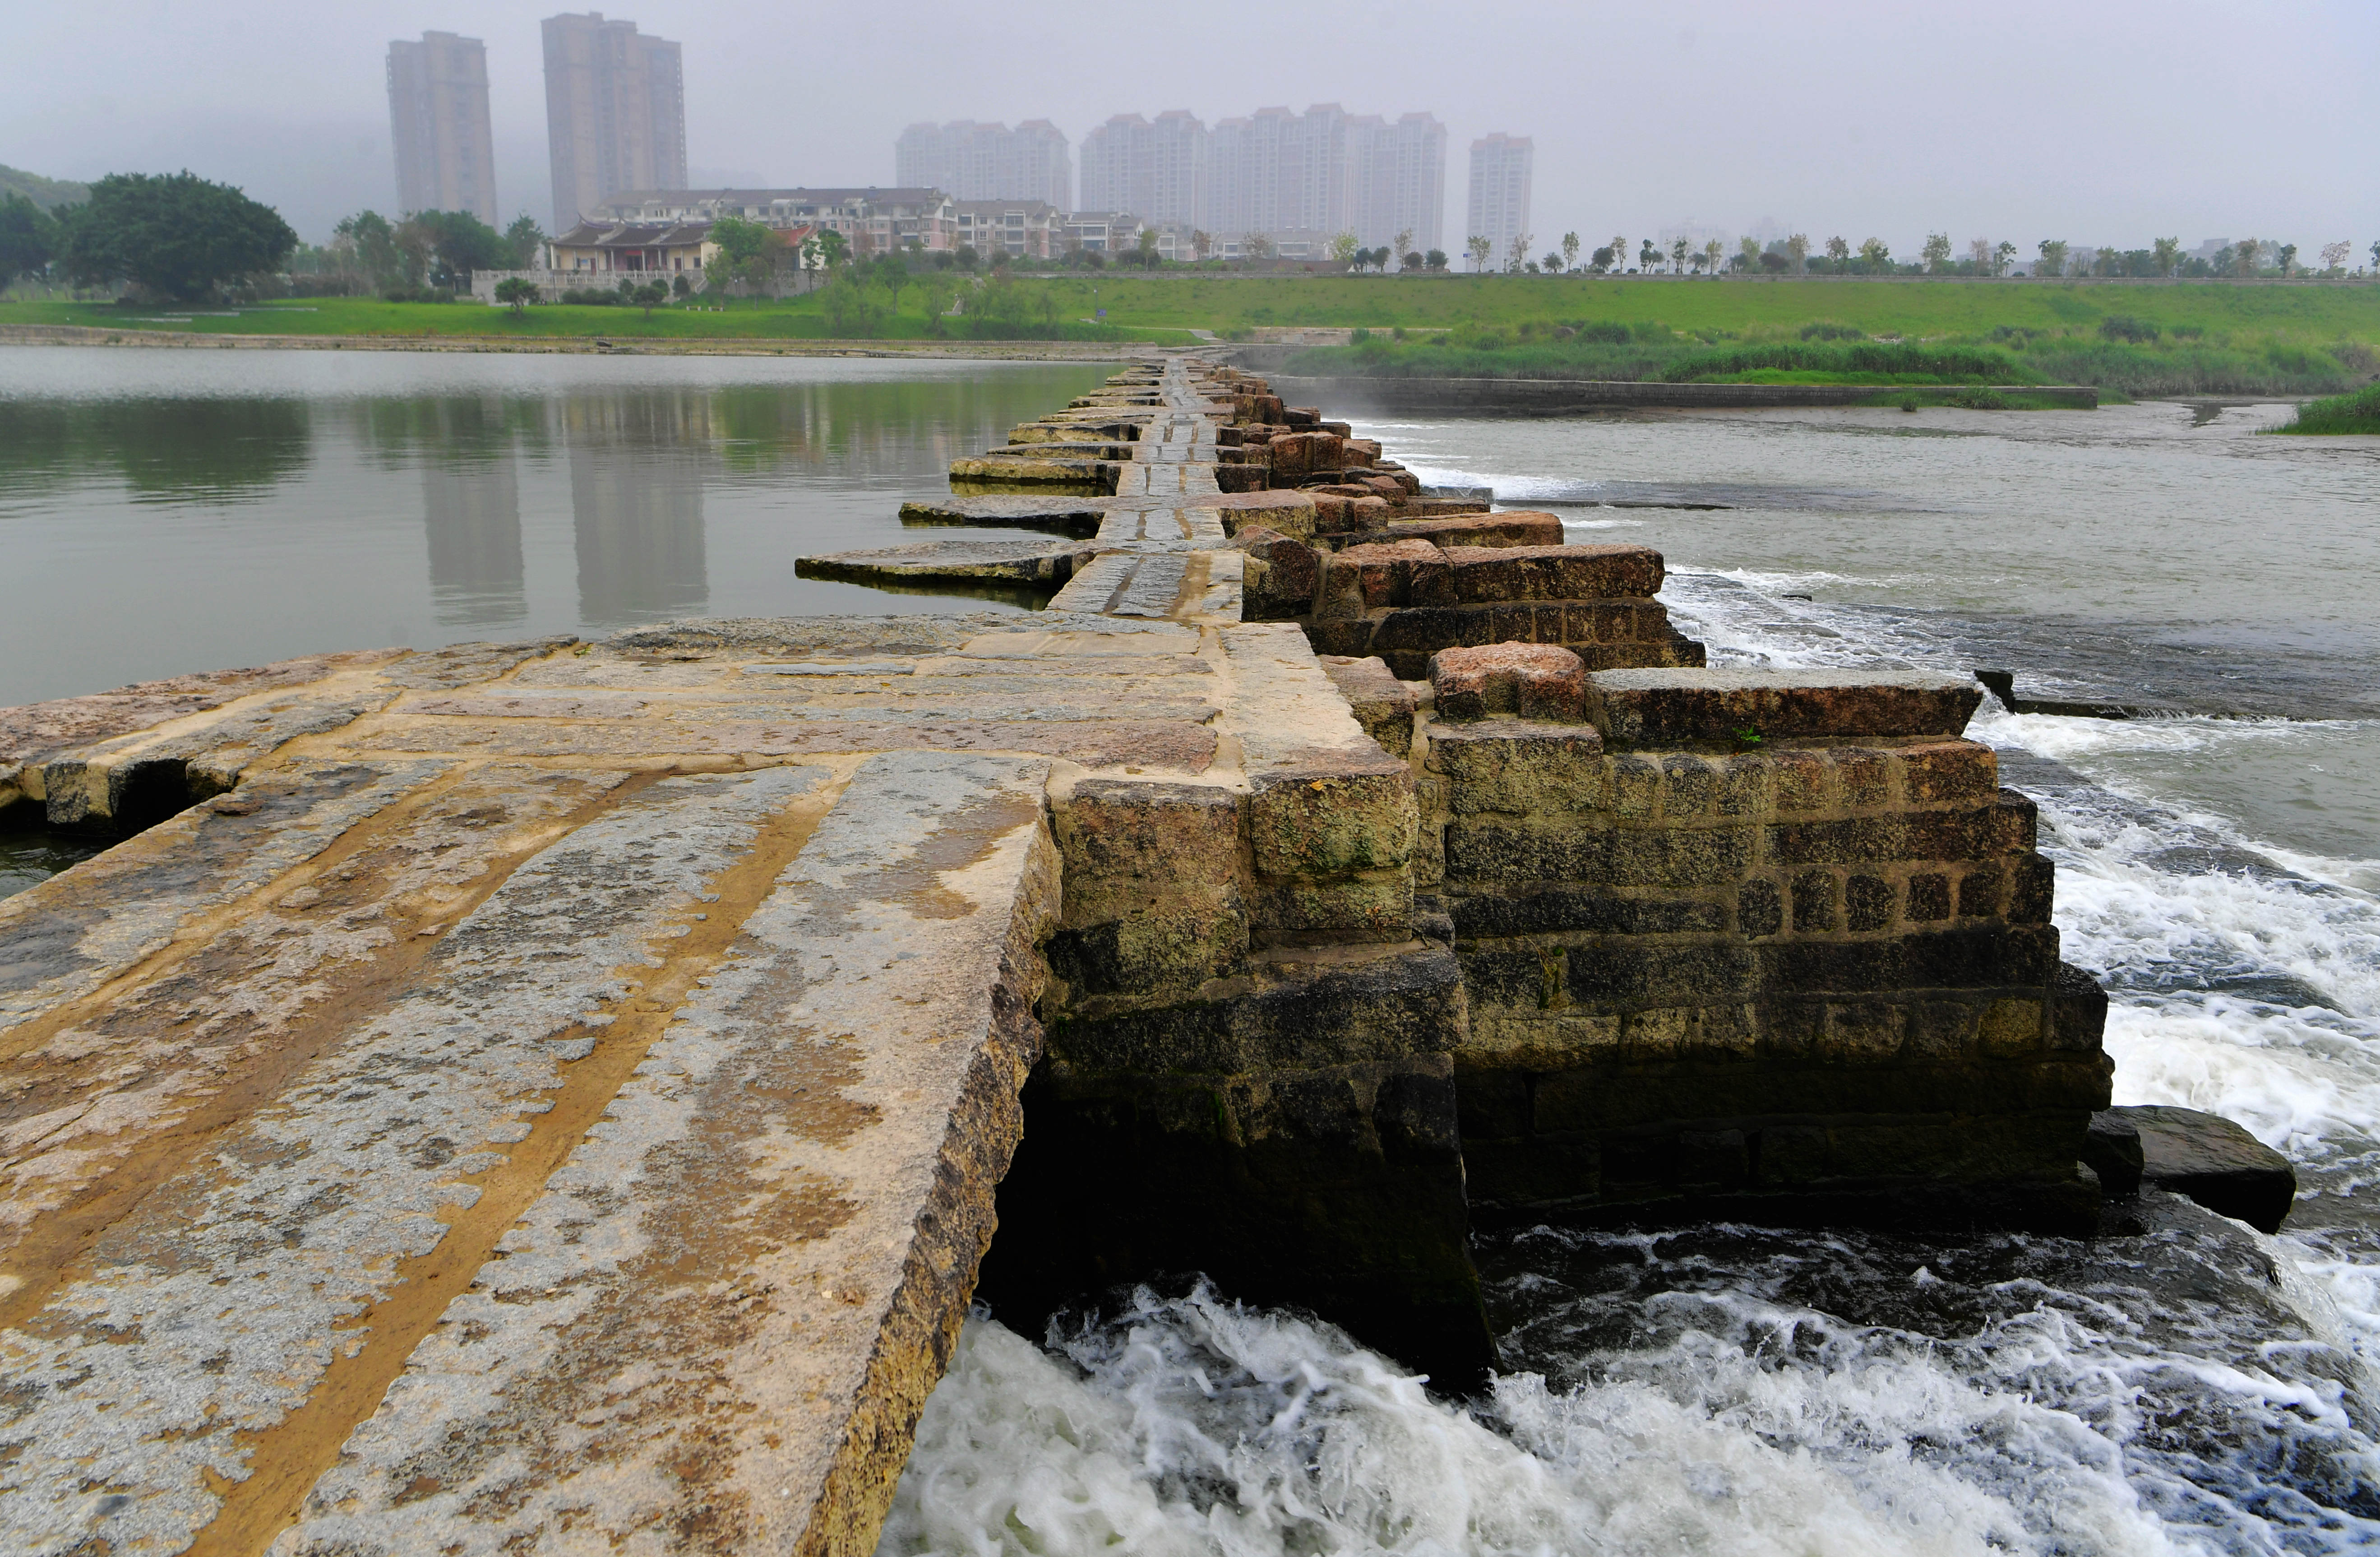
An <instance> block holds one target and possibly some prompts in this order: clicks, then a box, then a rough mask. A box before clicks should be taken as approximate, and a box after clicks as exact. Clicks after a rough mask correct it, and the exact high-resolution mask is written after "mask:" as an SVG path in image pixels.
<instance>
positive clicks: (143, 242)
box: [61, 172, 297, 301]
mask: <svg viewBox="0 0 2380 1557" xmlns="http://www.w3.org/2000/svg"><path fill="white" fill-rule="evenodd" d="M61 225H63V227H64V233H63V235H62V236H63V238H64V243H63V245H62V248H63V258H64V259H65V261H66V268H67V275H68V276H70V277H72V278H73V279H74V281H75V282H76V283H77V284H78V285H80V286H107V285H110V284H112V283H115V282H118V281H128V282H131V283H133V284H134V285H135V286H141V287H144V288H146V289H148V290H149V291H152V292H158V293H162V294H164V296H166V297H168V298H176V299H180V300H185V301H188V300H192V299H196V298H204V297H205V296H206V295H207V294H208V293H210V292H212V291H213V290H214V289H215V288H216V287H217V286H221V285H223V284H224V283H225V282H226V281H232V280H236V279H237V278H238V277H240V276H244V275H250V274H255V273H256V272H258V271H269V270H273V269H274V268H275V267H277V266H278V265H279V264H280V263H281V262H282V261H283V260H285V259H286V258H287V257H288V255H289V252H290V250H292V249H296V248H297V234H296V233H294V232H292V231H290V230H289V224H288V223H286V222H285V221H283V220H282V219H281V213H279V212H277V211H274V210H273V208H272V207H271V206H269V205H263V204H260V203H259V202H257V201H252V200H250V199H249V198H248V196H246V195H244V194H242V193H241V192H240V191H239V190H237V189H233V188H232V187H231V186H230V185H228V184H212V183H209V182H208V181H207V180H205V179H203V178H200V176H197V175H196V174H193V173H189V172H182V173H175V174H166V175H163V176H151V175H149V174H145V173H112V174H109V175H108V176H106V177H104V178H103V179H101V180H100V181H99V182H98V183H96V184H93V185H92V186H91V199H90V200H89V201H85V202H84V203H83V204H81V205H78V206H70V207H67V208H66V215H65V217H64V218H63V221H62V224H61Z"/></svg>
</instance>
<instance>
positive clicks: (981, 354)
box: [0, 310, 1119, 362]
mask: <svg viewBox="0 0 2380 1557" xmlns="http://www.w3.org/2000/svg"><path fill="white" fill-rule="evenodd" d="M590 311H591V310H590ZM0 346H82V347H110V346H115V347H169V348H172V347H180V348H185V349H192V350H200V351H210V350H245V351H444V352H493V353H508V354H526V355H530V356H537V355H545V356H557V355H561V356H601V357H614V356H619V357H886V358H911V359H931V358H953V359H961V360H978V361H988V362H1112V361H1114V360H1115V359H1116V358H1117V357H1118V355H1119V347H1118V346H1117V345H1116V344H1115V343H1095V342H1080V341H953V340H931V339H922V340H913V341H892V340H827V339H802V338H797V337H772V336H747V337H735V336H725V337H722V336H706V337H697V338H693V339H671V338H661V339H655V338H652V337H650V336H642V337H640V336H633V335H254V334H244V333H234V332H231V331H216V332H211V333H208V334H205V335H196V334H192V333H190V332H188V331H179V330H144V329H113V328H106V327H101V326H90V325H70V324H6V323H0Z"/></svg>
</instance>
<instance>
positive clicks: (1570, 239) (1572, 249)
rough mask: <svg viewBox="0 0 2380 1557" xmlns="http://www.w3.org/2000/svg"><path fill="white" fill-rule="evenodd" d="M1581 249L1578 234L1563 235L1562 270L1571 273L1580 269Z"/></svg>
mask: <svg viewBox="0 0 2380 1557" xmlns="http://www.w3.org/2000/svg"><path fill="white" fill-rule="evenodd" d="M1579 248H1580V244H1579V241H1578V235H1577V234H1576V233H1564V234H1562V241H1561V251H1562V269H1564V270H1566V271H1569V270H1576V269H1577V268H1578V251H1579Z"/></svg>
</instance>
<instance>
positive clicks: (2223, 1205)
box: [2091, 1106, 2298, 1233]
mask: <svg viewBox="0 0 2380 1557" xmlns="http://www.w3.org/2000/svg"><path fill="white" fill-rule="evenodd" d="M2120 1125H2131V1127H2132V1129H2133V1130H2134V1131H2136V1132H2138V1135H2139V1139H2140V1146H2139V1151H2140V1164H2141V1166H2140V1176H2141V1182H2142V1183H2143V1184H2144V1185H2147V1186H2151V1187H2153V1188H2157V1189H2169V1190H2171V1191H2173V1192H2174V1193H2175V1194H2177V1195H2186V1196H2188V1197H2190V1198H2192V1199H2193V1200H2195V1201H2197V1202H2198V1203H2199V1204H2200V1205H2202V1206H2204V1207H2205V1208H2206V1209H2207V1210H2211V1211H2215V1212H2216V1213H2218V1214H2220V1215H2223V1216H2228V1217H2237V1218H2238V1219H2239V1220H2240V1221H2241V1222H2246V1223H2247V1224H2248V1225H2249V1226H2251V1227H2253V1228H2255V1229H2256V1230H2257V1231H2258V1232H2261V1233H2277V1232H2279V1231H2280V1230H2281V1221H2282V1219H2283V1218H2284V1217H2287V1216H2288V1215H2289V1207H2290V1205H2291V1204H2292V1203H2293V1202H2294V1201H2295V1200H2296V1199H2297V1194H2298V1174H2297V1170H2296V1169H2295V1168H2294V1167H2291V1166H2290V1165H2289V1159H2288V1158H2286V1157H2284V1156H2282V1155H2281V1154H2280V1153H2279V1152H2277V1151H2275V1150H2273V1149H2272V1148H2271V1147H2269V1146H2266V1145H2265V1143H2264V1142H2262V1141H2260V1140H2258V1139H2257V1138H2256V1137H2253V1136H2252V1135H2250V1134H2249V1133H2248V1132H2247V1131H2246V1130H2244V1129H2242V1128H2240V1126H2239V1125H2235V1124H2233V1123H2232V1122H2231V1121H2230V1120H2228V1119H2225V1118H2223V1117H2221V1116H2220V1115H2218V1114H2213V1113H2200V1112H2199V1111H2198V1110H2196V1109H2194V1108H2168V1107H2163V1106H2141V1107H2133V1108H2112V1109H2109V1110H2107V1112H2106V1113H2101V1114H2099V1115H2097V1116H2095V1118H2094V1119H2093V1120H2092V1123H2091V1137H2092V1147H2093V1149H2094V1151H2095V1153H2097V1152H2098V1150H2099V1149H2100V1148H2101V1146H2102V1143H2103V1140H2104V1141H2105V1142H2106V1143H2107V1145H2109V1146H2113V1145H2114V1143H2115V1137H2116V1136H2117V1135H2118V1134H2119V1126H2120ZM2092 1166H2094V1167H2095V1168H2099V1173H2100V1176H2101V1177H2102V1178H2103V1179H2106V1178H2107V1169H2106V1168H2104V1167H2100V1166H2099V1163H2098V1162H2097V1161H2095V1160H2094V1162H2092ZM2111 1187H2112V1185H2111Z"/></svg>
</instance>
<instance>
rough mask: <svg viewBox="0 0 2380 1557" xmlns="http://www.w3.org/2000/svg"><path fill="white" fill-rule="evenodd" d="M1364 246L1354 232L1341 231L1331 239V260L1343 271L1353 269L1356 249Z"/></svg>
mask: <svg viewBox="0 0 2380 1557" xmlns="http://www.w3.org/2000/svg"><path fill="white" fill-rule="evenodd" d="M1362 247H1363V245H1362V244H1360V243H1358V242H1357V241H1356V239H1355V235H1354V233H1340V234H1338V235H1336V236H1335V237H1332V238H1331V240H1330V262H1331V263H1332V264H1334V265H1337V266H1338V267H1339V268H1340V269H1341V270H1342V271H1343V270H1349V269H1352V268H1354V263H1355V251H1356V250H1357V249H1361V248H1362Z"/></svg>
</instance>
